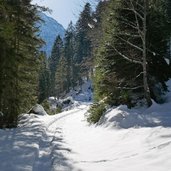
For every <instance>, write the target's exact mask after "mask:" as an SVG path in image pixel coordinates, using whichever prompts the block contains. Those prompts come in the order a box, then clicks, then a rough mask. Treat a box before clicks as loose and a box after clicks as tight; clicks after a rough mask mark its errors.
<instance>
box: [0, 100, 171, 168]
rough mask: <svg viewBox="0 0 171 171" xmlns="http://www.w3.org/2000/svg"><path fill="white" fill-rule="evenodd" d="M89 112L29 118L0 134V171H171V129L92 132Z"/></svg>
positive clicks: (101, 128) (99, 129)
mask: <svg viewBox="0 0 171 171" xmlns="http://www.w3.org/2000/svg"><path fill="white" fill-rule="evenodd" d="M88 108H89V104H86V103H84V104H82V105H80V106H77V107H75V108H74V109H72V110H69V111H65V112H63V113H61V114H57V115H54V116H48V115H46V116H37V115H33V114H31V115H28V114H25V115H24V117H23V119H22V120H21V123H20V126H21V127H19V128H17V129H13V130H0V171H96V170H97V171H114V170H116V171H137V170H139V171H169V170H171V160H170V159H171V153H170V151H171V127H162V126H157V127H141V128H133V127H131V128H128V129H116V128H115V129H114V128H112V129H110V128H109V127H107V128H105V127H104V126H98V127H96V126H90V125H89V124H88V123H87V122H86V119H85V116H84V115H85V114H86V112H87V110H88ZM116 110H117V109H116Z"/></svg>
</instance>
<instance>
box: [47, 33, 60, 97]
mask: <svg viewBox="0 0 171 171" xmlns="http://www.w3.org/2000/svg"><path fill="white" fill-rule="evenodd" d="M62 53H63V41H62V39H61V37H60V36H59V35H58V36H57V37H56V40H55V42H54V45H53V48H52V53H51V57H50V58H49V69H50V95H51V96H54V95H55V82H56V81H55V73H56V70H57V66H58V64H59V59H60V57H61V55H62Z"/></svg>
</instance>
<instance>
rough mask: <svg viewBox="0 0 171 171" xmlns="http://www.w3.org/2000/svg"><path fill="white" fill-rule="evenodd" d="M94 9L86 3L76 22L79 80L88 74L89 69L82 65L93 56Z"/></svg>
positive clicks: (76, 56)
mask: <svg viewBox="0 0 171 171" xmlns="http://www.w3.org/2000/svg"><path fill="white" fill-rule="evenodd" d="M91 22H92V11H91V5H90V4H89V3H86V5H85V7H84V9H83V11H82V12H81V14H80V17H79V19H78V21H77V23H76V54H75V61H76V64H77V68H78V71H77V72H78V73H80V75H79V76H78V79H77V80H81V77H82V75H88V74H87V73H88V69H87V68H86V70H84V69H83V68H85V67H84V66H83V67H82V65H83V64H84V63H85V62H86V61H89V60H90V58H91V40H90V37H89V33H90V30H91ZM88 68H89V67H88ZM82 69H83V70H82Z"/></svg>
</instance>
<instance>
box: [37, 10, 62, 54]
mask: <svg viewBox="0 0 171 171" xmlns="http://www.w3.org/2000/svg"><path fill="white" fill-rule="evenodd" d="M40 16H41V19H42V20H43V21H44V22H42V23H39V24H38V26H40V33H39V34H40V37H41V38H42V39H43V40H44V41H45V42H46V45H44V46H43V48H42V49H41V50H43V51H45V52H46V54H47V56H48V57H49V56H50V54H51V50H52V47H53V43H54V41H55V38H56V36H57V35H60V36H61V38H63V37H64V34H65V29H64V27H63V26H62V25H61V24H59V23H58V22H57V21H56V20H55V19H53V18H51V17H49V16H47V15H46V14H44V13H40Z"/></svg>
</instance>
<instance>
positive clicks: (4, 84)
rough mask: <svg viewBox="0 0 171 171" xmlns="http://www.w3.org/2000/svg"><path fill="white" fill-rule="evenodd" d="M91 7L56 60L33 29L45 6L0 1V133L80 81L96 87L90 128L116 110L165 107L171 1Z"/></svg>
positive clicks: (109, 1)
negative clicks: (153, 105) (122, 105)
mask: <svg viewBox="0 0 171 171" xmlns="http://www.w3.org/2000/svg"><path fill="white" fill-rule="evenodd" d="M93 9H94V7H92V6H91V4H90V3H86V4H85V6H84V8H83V10H82V12H81V13H80V15H79V18H78V20H77V22H76V23H75V24H73V23H72V22H70V23H69V25H68V28H67V29H66V32H65V37H64V38H61V37H60V36H59V35H56V40H55V42H54V44H53V48H52V52H51V56H50V57H49V58H48V57H47V56H46V53H45V52H43V51H40V49H41V46H42V45H43V44H44V41H43V40H41V39H40V38H39V36H38V34H37V33H38V31H39V27H37V26H36V24H35V23H36V22H43V21H41V19H40V17H39V12H42V11H46V10H48V9H46V8H45V7H40V6H37V5H33V4H32V3H31V0H8V1H5V0H0V128H4V127H16V126H17V119H18V115H19V114H21V113H24V112H27V111H28V110H29V109H30V108H31V107H32V106H33V105H34V104H36V103H39V104H42V103H44V102H45V101H46V100H47V99H48V98H49V97H50V96H53V97H56V98H57V99H59V98H62V97H64V96H65V95H66V94H67V93H68V92H70V91H71V90H73V89H74V87H75V86H79V85H80V86H81V85H82V83H83V80H85V79H86V80H89V79H90V80H92V82H93V105H92V106H91V108H90V110H89V111H90V115H89V116H88V121H89V122H91V123H96V122H97V121H98V120H99V119H100V117H101V116H102V114H103V113H104V112H105V111H106V110H107V109H108V108H109V107H112V106H118V105H121V104H124V105H127V106H128V108H132V107H135V106H137V105H141V106H146V107H150V106H151V105H152V102H153V101H155V102H156V103H165V99H164V98H163V95H164V94H165V93H166V92H167V91H168V89H167V85H166V81H168V80H169V79H170V77H171V56H170V55H171V52H170V50H171V1H170V0H104V1H99V2H98V4H97V6H96V7H95V9H94V10H93Z"/></svg>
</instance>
